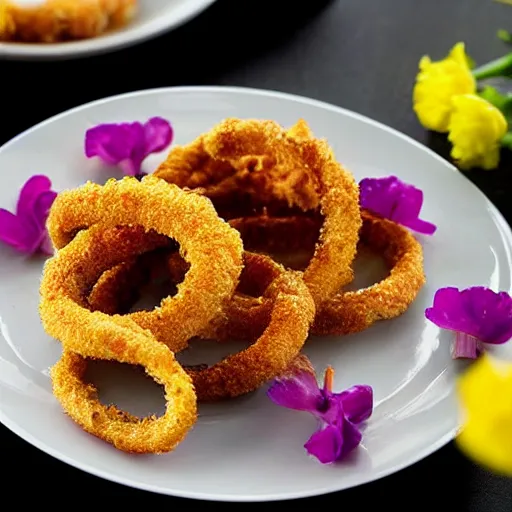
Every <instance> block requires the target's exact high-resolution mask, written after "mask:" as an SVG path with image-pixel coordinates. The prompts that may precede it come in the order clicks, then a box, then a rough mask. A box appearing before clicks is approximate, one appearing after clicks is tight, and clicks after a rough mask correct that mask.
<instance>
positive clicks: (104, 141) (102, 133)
mask: <svg viewBox="0 0 512 512" xmlns="http://www.w3.org/2000/svg"><path fill="white" fill-rule="evenodd" d="M144 152H145V136H144V127H143V126H142V124H141V123H119V124H100V125H98V126H95V127H93V128H90V129H89V130H87V132H86V134H85V155H86V156H87V157H88V158H92V157H95V156H97V157H99V158H101V159H102V160H103V161H104V162H106V163H107V164H109V165H117V164H119V163H120V162H122V161H124V160H133V159H134V158H140V162H142V160H143V156H142V155H144ZM140 162H139V163H140Z"/></svg>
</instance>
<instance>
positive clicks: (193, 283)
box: [47, 176, 242, 351]
mask: <svg viewBox="0 0 512 512" xmlns="http://www.w3.org/2000/svg"><path fill="white" fill-rule="evenodd" d="M47 225H48V232H49V234H50V237H51V239H52V241H53V243H54V244H55V246H56V247H57V248H59V249H60V248H62V247H64V246H66V244H68V243H69V242H70V241H71V240H73V238H74V236H75V233H76V232H77V231H79V230H80V229H84V228H90V227H91V226H96V227H97V228H98V229H97V230H96V231H95V233H94V238H93V237H92V235H91V237H89V238H88V237H87V236H82V237H81V240H82V242H81V243H82V250H84V251H87V253H88V255H89V259H90V260H91V262H90V263H89V265H91V266H94V267H95V268H96V270H97V273H96V276H95V279H94V281H92V282H91V283H90V285H91V286H92V285H93V284H94V283H95V282H96V280H97V279H98V278H99V277H100V275H101V273H102V272H104V271H105V270H108V269H109V268H111V267H113V266H115V265H118V264H120V263H122V262H123V261H125V259H126V258H127V257H131V256H133V255H134V254H136V253H137V251H136V250H135V251H133V252H132V253H127V252H126V251H125V250H123V248H124V247H125V245H128V246H130V245H129V237H125V236H123V235H122V233H121V234H119V235H118V238H119V239H118V241H117V242H116V243H115V244H114V245H112V241H111V240H110V239H109V236H110V235H109V233H108V230H107V229H106V228H113V227H119V226H125V227H127V228H128V227H130V226H144V227H145V228H146V229H148V230H150V229H153V230H154V231H155V232H157V233H160V234H162V235H165V236H168V237H170V238H172V239H174V240H176V241H177V242H178V243H179V244H180V254H181V255H182V256H183V257H184V259H185V260H186V261H187V262H188V263H190V265H191V267H190V271H189V272H187V275H186V277H185V279H184V281H183V282H182V283H180V285H179V286H178V292H177V293H176V295H174V296H173V297H167V298H165V299H163V301H162V302H161V304H160V307H157V308H155V309H154V310H153V311H139V312H135V313H131V314H130V315H129V316H130V318H131V319H132V320H134V321H135V322H136V323H137V324H138V325H140V326H141V327H144V328H146V329H149V330H151V332H152V333H153V335H154V336H156V338H157V339H158V340H159V341H162V342H163V343H165V344H166V345H167V346H168V347H169V348H171V350H174V351H178V350H182V349H183V348H184V347H186V346H187V343H188V340H189V339H190V338H191V337H193V336H195V335H197V333H198V332H199V331H200V330H201V329H202V328H203V327H204V326H205V325H206V324H207V323H208V322H209V321H210V320H211V319H213V318H214V317H216V316H217V315H218V314H219V313H220V312H221V310H222V307H223V305H224V302H225V301H226V300H228V299H229V298H230V297H231V296H232V294H233V292H234V290H235V288H236V285H237V283H238V278H239V276H240V272H241V270H242V242H241V239H240V235H239V234H238V232H237V231H236V230H235V229H233V228H231V227H230V226H229V225H228V224H227V223H226V222H224V221H223V220H222V219H220V218H219V217H218V216H217V214H216V212H215V209H214V208H213V205H212V204H211V202H210V201H209V200H208V199H206V198H205V197H201V196H199V195H197V194H193V193H187V192H185V191H183V190H181V189H180V188H179V187H176V186H169V185H168V184H166V183H165V182H164V181H162V180H159V179H157V178H152V177H150V176H147V177H145V178H144V179H143V180H142V181H141V182H139V181H138V180H137V179H135V178H124V179H122V180H120V181H115V180H109V181H108V182H107V183H106V184H105V185H104V186H101V185H96V184H93V183H87V184H86V185H83V186H82V187H79V188H77V189H73V190H69V191H65V192H61V193H60V194H59V195H58V196H57V199H56V200H55V202H54V203H53V206H52V208H51V211H50V215H49V217H48V222H47ZM88 231H91V230H90V229H89V230H88ZM101 233H104V236H103V237H102V236H101ZM138 250H139V251H143V250H144V249H143V246H141V247H139V248H138Z"/></svg>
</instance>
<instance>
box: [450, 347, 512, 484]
mask: <svg viewBox="0 0 512 512" xmlns="http://www.w3.org/2000/svg"><path fill="white" fill-rule="evenodd" d="M458 393H459V398H460V400H461V403H462V406H463V409H464V413H465V415H466V418H465V423H464V427H463V429H462V431H461V433H460V434H459V436H458V437H457V444H458V446H459V447H460V448H461V450H462V451H463V452H464V453H466V454H467V455H468V456H469V457H470V458H472V459H473V460H474V461H475V462H477V463H479V464H482V465H484V466H486V467H488V468H489V469H492V470H494V471H496V472H498V473H502V474H505V475H509V476H512V364H511V363H504V362H498V361H493V360H492V359H491V357H489V356H488V355H485V354H484V355H483V356H482V357H481V358H480V359H479V360H477V361H476V362H475V363H474V364H473V365H472V366H471V367H470V368H469V370H468V371H467V372H466V373H465V374H464V375H463V376H462V377H461V378H460V379H459V384H458Z"/></svg>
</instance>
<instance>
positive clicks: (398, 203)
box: [359, 176, 437, 235]
mask: <svg viewBox="0 0 512 512" xmlns="http://www.w3.org/2000/svg"><path fill="white" fill-rule="evenodd" d="M359 202H360V205H361V208H365V209H367V210H369V211H371V212H373V213H375V214H377V215H380V216H381V217H384V218H386V219H389V220H392V221H394V222H396V223H397V224H402V225H403V226H405V227H407V228H409V229H412V230H413V231H417V232H418V233H423V234H425V235H432V234H434V233H435V231H436V229H437V227H436V226H435V225H434V224H432V223H430V222H427V221H425V220H421V219H420V218H419V214H420V211H421V207H422V206H423V192H422V191H421V190H420V189H419V188H416V187H414V186H413V185H409V184H407V183H404V182H403V181H401V180H399V179H398V178H397V177H396V176H388V177H386V178H364V179H363V180H361V181H360V183H359Z"/></svg>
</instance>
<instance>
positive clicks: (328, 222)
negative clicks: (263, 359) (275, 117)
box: [154, 119, 361, 307]
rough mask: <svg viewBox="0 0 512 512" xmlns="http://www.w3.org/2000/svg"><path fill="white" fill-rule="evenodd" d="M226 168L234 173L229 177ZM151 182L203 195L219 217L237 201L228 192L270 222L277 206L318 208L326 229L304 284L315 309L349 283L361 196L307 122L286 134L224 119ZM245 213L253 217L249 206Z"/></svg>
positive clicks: (175, 153) (178, 152)
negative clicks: (260, 204)
mask: <svg viewBox="0 0 512 512" xmlns="http://www.w3.org/2000/svg"><path fill="white" fill-rule="evenodd" d="M248 162H249V163H251V162H252V167H251V166H248ZM219 168H220V169H221V171H222V172H220V177H219V181H218V182H217V181H215V180H216V178H217V177H216V176H215V172H217V170H218V169H219ZM226 168H227V169H229V168H231V169H234V170H235V171H234V173H232V174H231V175H229V173H228V172H227V171H226ZM205 169H207V171H205ZM237 169H238V170H240V169H241V170H240V172H238V173H237V172H236V170H237ZM269 169H270V170H269ZM226 174H228V176H227V178H226ZM210 175H213V176H214V177H213V178H211V179H210ZM154 176H156V177H159V178H161V179H163V180H165V181H167V182H171V183H172V182H173V180H175V182H177V183H178V184H179V185H180V186H183V187H188V188H192V189H193V188H197V187H200V192H201V193H202V194H204V195H206V196H207V197H210V198H211V199H212V201H213V203H214V205H215V206H216V208H217V211H219V214H220V215H222V212H223V211H224V210H223V209H224V208H228V209H229V207H231V206H232V205H233V201H234V198H235V199H237V200H238V201H240V197H238V196H234V197H233V196H232V195H231V192H232V191H233V190H234V191H235V192H236V191H237V190H238V192H239V193H241V194H244V193H248V196H247V197H248V198H253V199H254V198H256V200H257V201H259V202H261V201H263V203H264V204H263V209H260V213H262V212H263V211H264V209H267V210H268V211H269V212H270V213H271V214H272V215H274V214H275V211H276V210H275V209H274V208H273V207H272V205H273V202H275V201H277V202H279V201H280V202H281V203H282V206H281V210H282V209H283V207H284V206H286V207H288V209H289V208H290V207H291V206H295V207H297V208H298V209H299V210H308V211H309V210H311V209H312V208H313V209H314V208H315V207H316V206H317V205H319V207H318V210H319V212H318V213H319V214H320V215H322V216H323V218H324V222H323V225H322V228H321V231H320V236H319V238H318V243H317V246H316V248H315V251H314V254H313V257H312V259H311V261H310V262H309V265H308V266H307V268H306V269H305V270H304V276H303V277H304V280H305V282H306V284H307V286H308V288H309V290H310V292H311V294H312V296H313V299H314V301H315V304H316V305H317V307H319V305H320V304H321V303H322V302H324V301H325V300H327V299H328V298H329V297H330V296H331V295H333V294H334V293H335V292H336V291H337V290H338V289H339V288H340V287H341V286H343V285H345V284H347V283H349V282H350V281H352V279H353V271H352V266H351V265H352V261H353V259H354V257H355V253H356V246H357V239H358V232H359V228H360V226H361V218H360V213H359V189H358V186H357V183H356V182H355V180H354V178H353V176H352V175H351V174H350V173H348V172H347V171H345V170H344V169H343V167H342V166H341V165H340V164H339V163H338V162H337V161H336V159H335V157H334V154H333V152H332V149H331V148H330V147H329V146H328V144H327V142H326V141H324V140H320V139H315V138H313V137H312V136H311V134H310V131H309V127H308V126H307V124H306V123H305V122H304V121H300V122H299V123H297V125H296V126H295V127H293V128H291V129H290V130H289V131H288V132H286V131H285V130H283V129H282V128H281V127H280V126H279V125H278V124H277V123H275V122H273V121H257V120H239V119H227V120H225V121H223V122H221V123H220V124H219V125H217V126H215V127H214V128H213V129H212V130H211V131H210V132H208V133H206V134H204V135H202V136H200V137H199V139H197V140H196V141H194V142H192V143H191V144H190V145H189V146H185V147H178V148H174V149H173V150H171V152H170V154H169V156H168V158H167V160H166V162H164V163H163V164H162V165H161V166H160V167H159V168H158V169H157V170H156V171H155V173H154ZM178 176H179V177H178ZM187 176H188V180H187ZM276 176H277V178H276ZM226 180H229V181H228V182H227V181H226ZM211 182H213V185H214V186H213V187H212V190H211V193H210V183H211ZM226 183H227V184H226ZM216 184H218V187H215V185H216ZM237 187H238V188H237ZM221 190H224V191H225V190H227V192H226V195H227V199H226V198H224V199H222V197H221V195H222V194H221ZM242 197H245V196H242ZM246 199H247V198H246ZM249 206H250V209H251V210H254V211H256V206H255V203H254V202H253V203H249ZM234 208H235V210H236V205H235V207H234ZM231 213H232V212H231ZM244 216H245V215H244Z"/></svg>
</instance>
